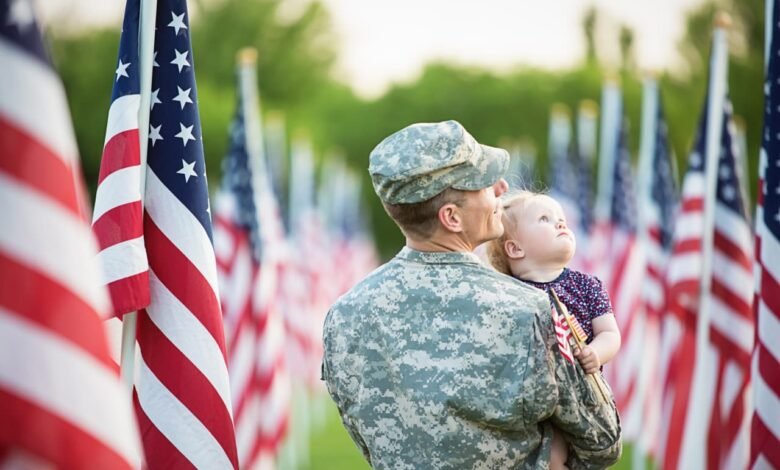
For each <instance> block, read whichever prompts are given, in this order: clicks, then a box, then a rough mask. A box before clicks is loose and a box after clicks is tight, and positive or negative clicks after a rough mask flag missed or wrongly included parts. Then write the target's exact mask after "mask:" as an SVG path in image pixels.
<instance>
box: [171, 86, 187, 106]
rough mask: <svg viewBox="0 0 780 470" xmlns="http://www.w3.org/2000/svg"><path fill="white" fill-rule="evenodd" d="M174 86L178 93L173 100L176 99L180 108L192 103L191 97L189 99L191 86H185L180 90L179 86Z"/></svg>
mask: <svg viewBox="0 0 780 470" xmlns="http://www.w3.org/2000/svg"><path fill="white" fill-rule="evenodd" d="M176 88H177V89H178V90H179V94H178V95H176V97H175V98H174V99H173V101H178V102H179V104H181V109H184V105H185V104H187V103H192V99H190V90H192V88H187V89H186V90H182V89H181V88H180V87H179V86H176Z"/></svg>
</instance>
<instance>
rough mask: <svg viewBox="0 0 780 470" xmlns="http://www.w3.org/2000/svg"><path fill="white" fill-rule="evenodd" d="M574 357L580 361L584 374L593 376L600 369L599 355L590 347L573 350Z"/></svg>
mask: <svg viewBox="0 0 780 470" xmlns="http://www.w3.org/2000/svg"><path fill="white" fill-rule="evenodd" d="M574 357H576V358H577V360H578V361H580V365H581V366H582V369H583V370H584V371H585V373H586V374H595V373H596V372H598V370H599V367H601V360H599V355H598V354H597V353H596V351H594V350H593V349H592V348H591V347H590V346H583V348H582V349H577V350H575V351H574Z"/></svg>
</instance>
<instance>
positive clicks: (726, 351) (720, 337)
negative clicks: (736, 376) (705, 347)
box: [710, 327, 752, 373]
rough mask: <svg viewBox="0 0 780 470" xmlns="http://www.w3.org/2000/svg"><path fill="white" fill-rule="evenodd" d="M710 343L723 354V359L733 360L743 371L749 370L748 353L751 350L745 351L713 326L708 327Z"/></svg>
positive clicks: (747, 371)
mask: <svg viewBox="0 0 780 470" xmlns="http://www.w3.org/2000/svg"><path fill="white" fill-rule="evenodd" d="M710 343H712V345H713V346H714V347H715V348H716V349H717V350H718V352H719V354H720V355H721V356H723V357H722V358H721V361H722V362H723V359H724V358H725V359H726V360H729V359H730V360H733V361H735V362H736V363H737V364H739V366H740V367H741V368H742V369H743V370H744V371H745V373H749V371H750V353H751V352H752V351H746V350H744V349H742V347H741V346H740V345H738V344H736V343H734V342H733V341H731V339H730V338H729V337H728V336H726V335H724V334H723V333H722V332H721V331H720V330H718V329H717V328H714V327H710Z"/></svg>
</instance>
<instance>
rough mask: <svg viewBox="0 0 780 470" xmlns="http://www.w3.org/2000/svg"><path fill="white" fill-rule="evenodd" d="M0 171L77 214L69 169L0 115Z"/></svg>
mask: <svg viewBox="0 0 780 470" xmlns="http://www.w3.org/2000/svg"><path fill="white" fill-rule="evenodd" d="M0 155H6V156H7V158H0V171H3V172H5V173H6V174H7V175H8V176H10V177H12V178H14V179H16V180H18V181H19V182H21V183H22V184H25V185H27V186H30V187H33V188H35V189H36V190H37V191H39V192H40V193H41V194H42V195H43V196H46V197H48V198H49V199H51V200H52V202H57V203H59V204H60V205H61V206H62V207H64V208H66V209H67V210H69V211H70V212H72V213H74V214H76V215H79V216H80V201H79V197H80V196H79V194H78V193H77V192H76V191H75V185H74V179H73V170H72V168H71V167H70V166H69V165H67V164H66V163H65V161H63V159H62V158H60V157H59V156H58V155H57V154H56V153H54V152H52V151H51V150H50V149H49V148H47V147H45V146H44V145H43V144H41V143H40V142H39V141H37V140H35V139H33V138H32V137H30V136H29V135H27V134H26V133H25V132H24V131H23V130H21V129H18V128H17V127H15V126H14V125H13V124H12V123H11V122H10V121H8V120H6V119H4V118H3V116H2V115H0Z"/></svg>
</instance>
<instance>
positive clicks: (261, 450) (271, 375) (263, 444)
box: [214, 61, 290, 468]
mask: <svg viewBox="0 0 780 470" xmlns="http://www.w3.org/2000/svg"><path fill="white" fill-rule="evenodd" d="M254 66H255V64H254V62H253V61H252V62H251V63H246V64H242V65H241V66H240V68H239V71H238V74H239V80H238V95H239V98H238V106H237V110H236V115H235V118H234V120H233V124H232V126H231V132H230V134H231V143H230V152H229V153H228V155H227V156H226V157H225V159H224V160H223V182H222V187H221V189H220V191H219V193H218V195H217V205H216V212H215V227H214V240H215V249H216V253H217V268H218V273H219V283H220V293H221V303H222V311H223V313H224V321H225V336H226V341H227V346H228V367H229V371H230V380H231V389H232V394H233V413H234V417H235V423H236V441H237V445H238V459H239V464H240V466H241V467H242V468H257V467H262V468H270V467H272V462H273V460H274V458H275V455H276V453H277V450H278V448H279V446H280V444H281V442H282V439H283V438H284V435H285V432H286V429H287V424H288V414H289V404H288V399H289V394H290V390H289V381H288V380H287V376H286V372H285V364H284V350H283V346H284V324H283V319H282V317H281V312H280V310H279V305H280V302H279V297H280V294H281V292H280V283H279V274H280V271H281V268H282V266H283V264H282V263H283V256H284V252H285V243H284V234H283V229H282V223H281V218H280V214H279V208H278V205H277V203H276V198H275V196H274V194H273V191H272V188H271V187H270V184H269V183H270V180H269V175H268V174H267V173H266V172H265V165H264V161H263V158H264V156H263V155H262V154H259V153H258V152H257V149H258V148H259V147H261V146H254V145H252V142H251V140H252V139H253V138H254V139H255V142H257V143H259V140H260V139H258V137H260V132H261V130H260V126H259V119H258V118H259V115H260V113H259V109H258V107H257V105H256V103H257V100H256V99H254V98H255V95H254V94H253V90H255V89H256V87H257V83H256V79H255V74H254ZM252 133H254V134H252ZM250 149H251V150H250ZM250 160H251V161H250Z"/></svg>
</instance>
